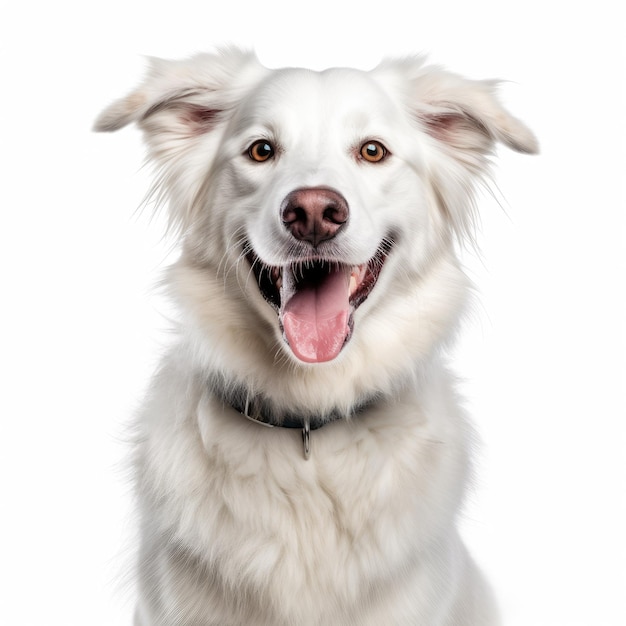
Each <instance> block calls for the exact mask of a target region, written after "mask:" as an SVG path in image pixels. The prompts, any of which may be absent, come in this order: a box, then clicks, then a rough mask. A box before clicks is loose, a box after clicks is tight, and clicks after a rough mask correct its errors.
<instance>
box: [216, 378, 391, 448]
mask: <svg viewBox="0 0 626 626" xmlns="http://www.w3.org/2000/svg"><path fill="white" fill-rule="evenodd" d="M209 388H210V390H211V392H212V393H213V395H214V396H215V397H217V398H218V399H219V400H221V401H222V402H223V403H224V405H225V406H230V407H231V408H232V409H234V410H235V411H237V413H240V414H241V415H242V416H243V417H245V418H246V419H248V420H250V421H252V422H255V423H257V424H259V425H260V426H265V427H266V428H299V429H301V431H302V442H303V447H304V457H305V458H306V459H308V458H309V455H310V436H311V435H310V433H311V431H312V430H317V429H318V428H321V427H322V426H324V425H326V424H330V423H332V422H337V421H339V420H347V419H350V418H352V417H354V416H356V415H359V414H361V413H363V412H364V411H366V410H367V409H369V408H370V407H372V406H373V405H374V404H377V403H378V402H380V400H381V395H380V394H375V395H372V396H369V397H367V398H365V399H364V400H362V401H360V402H358V403H355V404H354V405H353V406H352V407H350V410H349V411H343V410H340V409H338V408H336V409H333V410H332V411H329V412H326V413H324V414H315V413H312V412H310V411H306V410H300V411H279V410H277V409H276V407H275V406H274V403H273V402H272V401H271V400H270V399H268V398H266V397H265V396H263V395H262V394H258V393H255V392H254V391H253V390H251V389H250V388H249V387H247V386H246V385H226V384H224V383H222V382H221V381H219V380H218V379H217V378H216V377H213V378H211V379H210V380H209Z"/></svg>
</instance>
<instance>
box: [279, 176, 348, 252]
mask: <svg viewBox="0 0 626 626" xmlns="http://www.w3.org/2000/svg"><path fill="white" fill-rule="evenodd" d="M280 213H281V218H282V220H283V224H284V225H285V228H286V229H287V230H288V231H289V232H290V233H291V234H292V235H293V236H294V237H295V238H296V239H300V240H301V241H308V242H310V243H312V244H313V247H317V246H318V245H319V244H320V243H321V242H322V241H327V240H328V239H332V238H333V237H334V236H335V235H336V234H337V233H338V232H339V230H340V228H341V227H342V226H343V225H344V224H345V223H346V222H347V221H348V214H349V209H348V203H347V202H346V199H345V198H344V197H343V196H342V195H341V194H340V193H337V192H336V191H333V190H332V189H328V188H327V187H306V188H304V189H296V190H295V191H292V192H291V193H290V194H288V195H287V197H286V198H285V199H284V200H283V203H282V206H281V210H280Z"/></svg>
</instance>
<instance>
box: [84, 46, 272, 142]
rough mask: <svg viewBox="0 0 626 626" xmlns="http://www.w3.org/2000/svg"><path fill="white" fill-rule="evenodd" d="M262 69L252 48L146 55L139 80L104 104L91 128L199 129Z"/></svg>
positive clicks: (196, 131)
mask: <svg viewBox="0 0 626 626" xmlns="http://www.w3.org/2000/svg"><path fill="white" fill-rule="evenodd" d="M262 69H263V68H262V66H261V65H260V63H259V62H258V61H257V59H256V57H255V55H254V54H253V53H251V52H246V51H243V50H239V49H235V48H228V49H224V50H222V51H220V52H219V53H217V54H198V55H196V56H194V57H192V58H190V59H186V60H182V61H169V60H164V59H155V58H151V59H150V68H149V71H148V73H147V76H146V78H145V79H144V81H143V83H142V84H141V85H140V86H139V87H138V88H137V89H135V90H134V91H132V92H131V93H130V94H129V95H128V96H126V97H125V98H122V99H120V100H117V101H115V102H113V103H112V104H111V105H109V106H108V107H107V108H106V109H105V110H104V111H103V112H102V113H101V114H100V115H99V117H98V118H97V120H96V122H95V124H94V130H96V131H114V130H118V129H120V128H122V127H124V126H126V125H127V124H130V123H131V122H138V123H139V124H140V126H142V127H143V128H144V129H145V130H147V131H148V132H150V131H154V132H156V131H165V132H170V133H172V132H174V133H175V132H180V133H183V134H184V135H187V136H189V135H192V136H193V135H197V134H202V133H203V132H206V131H209V130H211V128H212V127H213V126H214V125H215V124H216V122H217V121H218V120H219V117H220V114H221V113H222V112H223V111H226V110H228V109H229V108H231V107H232V106H233V105H234V104H235V103H236V102H237V100H238V97H239V96H240V92H241V89H242V88H243V87H244V85H246V84H249V82H250V80H251V79H252V78H253V77H254V76H258V74H259V71H260V70H262Z"/></svg>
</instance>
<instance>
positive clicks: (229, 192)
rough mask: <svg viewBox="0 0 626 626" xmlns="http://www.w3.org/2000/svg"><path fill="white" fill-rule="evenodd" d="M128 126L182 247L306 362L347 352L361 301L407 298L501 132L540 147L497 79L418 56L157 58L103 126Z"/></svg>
mask: <svg viewBox="0 0 626 626" xmlns="http://www.w3.org/2000/svg"><path fill="white" fill-rule="evenodd" d="M134 119H136V120H140V121H141V124H142V126H143V127H144V129H145V131H146V134H147V138H148V142H149V145H150V147H151V150H152V156H153V158H154V159H155V160H156V161H157V163H158V165H159V167H160V175H161V178H160V182H161V184H162V185H163V186H164V187H165V188H166V190H167V193H168V194H169V199H170V204H171V210H172V214H173V220H174V221H175V222H176V223H177V224H178V225H179V226H180V228H181V230H182V231H183V233H184V240H185V244H184V250H185V252H184V254H186V255H187V256H188V257H189V259H192V260H193V262H194V263H196V264H197V265H198V266H202V267H206V268H212V270H213V271H215V272H218V273H221V275H222V277H223V279H224V284H225V285H228V288H229V289H231V290H234V291H237V292H238V293H237V294H233V297H240V296H243V297H245V298H246V300H247V301H248V302H249V306H252V307H255V308H256V309H257V310H258V313H259V314H260V315H261V316H262V318H263V319H265V320H266V321H267V323H268V324H270V325H272V326H273V327H274V329H275V332H276V333H277V334H279V335H280V337H281V338H282V345H283V347H284V349H285V350H286V351H287V353H288V354H290V355H291V356H292V357H293V358H294V359H295V360H296V361H298V362H307V363H319V362H326V361H332V360H334V359H336V358H338V357H339V355H340V354H341V353H342V352H343V350H344V348H345V347H346V346H348V345H349V344H350V339H351V337H352V335H353V334H354V333H358V332H359V324H360V321H359V320H360V317H362V316H366V315H367V314H368V313H367V311H368V308H375V307H377V306H380V305H381V304H383V303H384V301H385V300H386V299H394V298H402V297H403V293H404V291H405V290H408V289H409V288H410V287H409V285H415V283H416V281H418V282H419V278H420V276H421V275H423V274H424V273H425V272H426V271H427V268H428V266H429V264H430V263H432V262H433V259H435V258H436V257H437V256H439V255H441V254H443V253H446V252H449V251H450V248H451V237H452V236H453V235H454V234H457V235H459V234H460V235H462V234H463V232H464V230H465V229H466V228H467V224H468V222H469V221H470V220H471V196H472V189H473V186H474V184H475V181H476V180H477V179H479V178H480V176H481V175H482V174H483V173H484V171H485V168H486V159H485V157H486V155H487V154H488V153H489V151H490V149H491V147H492V145H493V143H494V141H495V140H501V141H503V142H504V143H507V144H508V145H509V146H510V147H513V148H514V149H517V150H520V151H525V152H532V151H534V149H535V141H534V138H533V136H532V135H531V133H530V132H529V131H528V130H527V129H526V128H525V127H524V126H523V125H522V124H521V123H520V122H518V121H517V120H515V119H514V118H512V117H511V116H510V115H509V114H508V113H507V112H506V111H504V109H502V108H501V107H500V105H499V104H498V103H497V101H496V100H495V98H494V96H493V94H492V85H491V84H490V83H477V82H470V81H465V80H463V79H461V78H459V77H457V76H455V75H452V74H448V73H445V72H442V71H441V70H436V69H432V68H425V67H423V66H422V64H421V62H419V61H417V60H415V61H402V62H397V63H393V62H391V63H386V64H383V65H381V66H379V67H378V68H376V69H375V70H373V71H372V72H362V71H357V70H348V69H332V70H327V71H325V72H321V73H319V72H312V71H308V70H302V69H286V70H277V71H270V70H267V69H265V68H262V67H261V66H260V65H259V64H258V63H257V62H256V60H255V59H254V58H253V57H251V56H250V55H246V54H242V53H239V52H232V51H231V52H229V53H224V54H222V55H219V56H210V55H206V56H202V57H197V58H196V59H193V60H191V61H189V62H179V63H165V62H156V63H155V64H154V68H153V71H152V74H151V75H150V76H149V78H148V80H147V81H146V83H145V84H144V85H143V86H142V87H141V88H140V89H139V90H138V91H136V92H135V93H133V94H131V95H130V96H129V97H128V98H126V99H125V100H122V101H120V102H118V103H116V104H114V105H113V106H112V107H110V108H109V109H108V110H107V111H105V113H104V114H103V115H102V116H101V118H100V120H99V123H98V128H100V129H102V130H113V129H115V128H118V127H120V126H122V125H124V124H125V123H127V122H129V121H131V120H134ZM393 266H395V269H393Z"/></svg>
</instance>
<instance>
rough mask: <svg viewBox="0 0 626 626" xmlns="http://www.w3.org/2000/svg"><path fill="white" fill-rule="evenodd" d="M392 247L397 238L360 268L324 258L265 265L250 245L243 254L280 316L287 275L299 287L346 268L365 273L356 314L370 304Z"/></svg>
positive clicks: (382, 245) (383, 244) (384, 243)
mask: <svg viewBox="0 0 626 626" xmlns="http://www.w3.org/2000/svg"><path fill="white" fill-rule="evenodd" d="M393 245H394V237H392V236H387V237H385V238H384V239H383V240H382V241H381V242H380V244H379V245H378V249H377V251H376V254H374V256H373V257H371V258H370V260H369V261H367V263H364V264H361V265H358V266H356V265H355V266H352V265H348V264H346V263H341V262H339V261H337V260H336V259H331V258H324V257H312V258H306V259H295V260H294V261H292V262H291V263H287V264H285V265H284V266H274V265H268V264H266V263H263V261H261V259H260V258H259V257H258V256H257V254H256V253H255V252H254V250H253V249H252V248H251V246H250V245H245V246H244V251H245V256H246V259H247V260H248V263H249V264H250V267H251V269H252V272H253V273H254V276H255V278H256V282H257V286H258V288H259V291H260V292H261V295H262V296H263V298H264V299H265V300H266V301H267V302H268V303H269V304H270V305H271V306H272V307H273V308H274V309H275V310H276V311H277V312H280V307H281V304H282V302H281V293H280V284H281V280H282V273H283V272H284V271H291V272H292V273H293V275H294V276H295V277H296V283H297V284H301V283H305V282H308V283H310V282H316V281H318V280H319V278H320V277H321V276H323V275H324V274H326V273H327V272H328V271H329V270H330V268H334V269H337V268H343V270H344V271H346V272H354V271H357V270H358V271H360V272H363V276H362V278H361V281H360V283H359V284H358V286H357V288H356V290H355V291H354V292H353V293H352V294H351V296H350V306H351V308H352V310H353V311H354V310H356V309H357V308H358V307H359V306H360V305H361V304H363V302H365V300H367V298H368V296H369V295H370V293H371V292H372V290H373V289H374V287H375V285H376V283H377V281H378V278H379V276H380V273H381V270H382V268H383V266H384V264H385V261H386V259H387V257H388V256H389V253H390V252H391V250H392V248H393Z"/></svg>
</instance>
